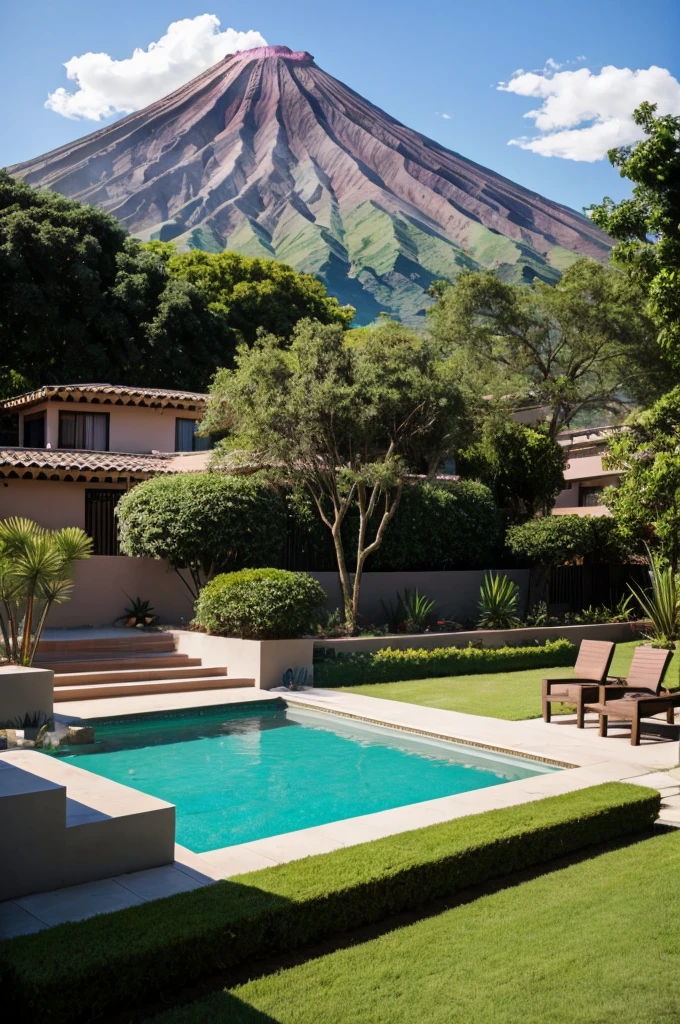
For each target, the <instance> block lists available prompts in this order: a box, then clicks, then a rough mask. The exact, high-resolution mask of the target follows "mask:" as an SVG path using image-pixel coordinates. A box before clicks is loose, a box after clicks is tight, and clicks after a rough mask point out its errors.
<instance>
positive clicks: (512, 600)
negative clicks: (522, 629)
mask: <svg viewBox="0 0 680 1024" xmlns="http://www.w3.org/2000/svg"><path fill="white" fill-rule="evenodd" d="M518 606H519V587H518V585H517V584H516V583H513V581H512V580H511V579H510V578H509V577H508V576H496V575H495V574H494V573H491V572H487V573H485V574H484V579H483V581H482V586H481V588H480V591H479V606H478V607H479V613H480V614H479V619H478V622H477V625H478V627H479V628H480V629H514V628H515V627H516V626H521V625H522V623H521V621H520V618H519V616H518V614H517V608H518Z"/></svg>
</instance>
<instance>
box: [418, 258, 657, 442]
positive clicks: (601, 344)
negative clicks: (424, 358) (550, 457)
mask: <svg viewBox="0 0 680 1024" xmlns="http://www.w3.org/2000/svg"><path fill="white" fill-rule="evenodd" d="M643 306H644V301H643V295H642V292H641V289H640V286H638V285H637V284H636V283H635V282H632V281H630V280H629V278H628V276H627V275H626V274H624V273H622V272H621V271H617V270H615V269H612V268H611V267H605V266H602V265H600V264H599V263H595V262H594V261H592V260H587V259H580V260H578V261H577V262H576V263H574V264H573V265H572V266H571V267H570V268H569V269H568V270H567V271H566V272H565V274H564V275H563V277H562V278H561V280H560V281H559V283H558V284H557V285H555V286H550V285H547V284H545V283H543V282H542V281H538V280H536V281H534V283H533V284H532V285H531V286H527V285H511V284H505V283H504V282H503V281H500V280H499V279H498V278H497V277H496V276H495V275H494V274H492V273H482V274H473V273H466V274H462V275H461V276H460V277H459V278H458V281H457V282H456V284H455V285H451V286H450V287H448V288H446V289H444V290H443V291H442V293H441V297H440V298H439V301H438V302H436V303H435V305H434V306H433V307H432V308H431V309H430V311H429V324H430V329H431V332H432V335H433V337H434V338H435V339H436V340H437V341H438V342H439V343H440V344H441V345H442V347H443V348H444V349H445V350H447V351H449V352H451V354H452V356H453V357H454V358H456V359H461V358H462V359H464V360H465V363H466V364H467V366H476V367H477V368H478V372H480V373H481V374H482V375H486V376H487V377H488V379H489V381H490V382H492V383H491V384H490V387H492V388H493V389H494V390H495V392H496V397H498V398H510V399H511V400H512V399H517V400H518V401H521V400H526V399H530V400H531V401H532V403H534V404H537V405H544V406H546V407H547V408H548V410H549V414H548V420H547V427H548V433H549V435H550V436H551V437H554V436H555V435H556V434H557V433H558V431H559V430H561V429H562V428H564V427H566V426H568V425H569V424H570V423H571V422H572V420H574V418H575V417H576V416H577V415H578V414H579V413H580V412H582V411H583V410H584V409H588V408H592V407H600V408H601V407H603V406H604V407H608V406H612V407H616V408H618V406H619V403H620V400H621V397H622V395H633V396H636V395H638V394H642V393H648V392H649V390H650V388H651V389H653V388H654V387H657V388H658V386H659V376H660V374H659V371H658V366H657V364H658V355H657V349H656V345H655V344H654V341H653V336H654V331H653V325H652V324H651V322H650V321H649V319H648V317H647V316H646V315H645V314H644V312H642V307H643ZM655 375H656V376H655Z"/></svg>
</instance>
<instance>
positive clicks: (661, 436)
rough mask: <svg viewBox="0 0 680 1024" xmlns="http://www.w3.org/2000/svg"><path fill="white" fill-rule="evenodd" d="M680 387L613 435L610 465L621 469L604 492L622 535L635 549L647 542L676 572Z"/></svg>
mask: <svg viewBox="0 0 680 1024" xmlns="http://www.w3.org/2000/svg"><path fill="white" fill-rule="evenodd" d="M679 437H680V387H676V388H673V390H672V391H669V392H668V394H666V395H664V396H663V397H662V398H660V399H659V401H658V402H656V403H655V404H654V405H653V406H652V407H651V408H650V409H647V410H646V411H644V412H640V413H638V414H636V415H635V416H634V417H632V418H631V419H630V420H629V422H628V425H627V427H626V429H625V430H624V431H623V432H622V433H621V434H619V435H618V436H616V437H613V438H612V440H611V443H610V446H609V454H608V457H607V458H606V460H605V464H606V466H607V467H608V468H610V469H619V470H621V471H622V474H623V475H622V477H621V484H620V486H619V487H617V488H608V489H607V491H605V501H606V503H607V505H608V506H609V508H610V509H611V511H612V514H613V516H614V518H615V519H616V522H617V524H618V528H619V531H620V533H621V535H622V536H623V537H624V538H625V540H626V542H627V543H628V544H629V545H630V547H631V548H632V549H633V550H637V551H639V552H641V553H642V551H643V549H644V544H645V543H648V544H649V545H650V546H651V548H652V549H653V550H656V551H658V552H659V553H660V555H661V556H662V558H663V559H664V560H665V561H666V562H668V563H669V564H670V565H671V566H672V567H673V568H674V569H677V568H678V566H680V450H679V447H678V438H679Z"/></svg>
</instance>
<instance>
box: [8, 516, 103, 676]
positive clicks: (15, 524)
mask: <svg viewBox="0 0 680 1024" xmlns="http://www.w3.org/2000/svg"><path fill="white" fill-rule="evenodd" d="M91 553H92V541H91V540H90V538H89V537H88V536H87V534H86V533H85V532H84V531H83V530H81V529H79V528H78V527H76V526H68V527H66V528H65V529H63V530H46V529H44V528H43V527H42V526H39V525H38V524H37V523H34V522H33V521H32V520H30V519H21V518H18V517H16V516H15V517H12V518H11V519H2V520H0V631H2V639H3V642H4V646H5V651H6V654H7V658H8V659H9V661H10V662H14V663H16V664H18V665H30V664H32V662H33V658H34V657H35V652H36V650H37V648H38V643H39V641H40V635H41V633H42V631H43V628H44V626H45V621H46V619H47V616H48V614H49V611H50V608H51V607H52V605H54V604H60V603H61V602H62V601H65V600H67V599H68V598H69V597H70V596H71V591H72V589H73V581H72V575H73V564H74V562H76V561H79V560H80V559H83V558H89V557H90V555H91Z"/></svg>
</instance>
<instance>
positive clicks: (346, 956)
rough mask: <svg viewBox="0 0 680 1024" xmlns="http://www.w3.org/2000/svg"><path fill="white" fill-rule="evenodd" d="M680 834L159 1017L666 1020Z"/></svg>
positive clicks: (304, 1023) (478, 1023) (173, 1023)
mask: <svg viewBox="0 0 680 1024" xmlns="http://www.w3.org/2000/svg"><path fill="white" fill-rule="evenodd" d="M679 870H680V834H679V833H678V832H673V833H669V834H667V835H662V836H656V837H654V838H651V839H647V840H643V841H642V842H639V843H637V844H635V845H632V846H628V847H625V848H622V849H619V850H615V851H613V852H609V853H604V854H600V855H599V856H597V857H593V858H592V859H590V860H587V861H583V862H581V863H579V864H573V865H571V866H569V867H566V868H562V869H560V870H559V871H556V872H553V873H549V874H546V875H542V876H540V877H539V878H535V879H533V880H531V881H528V882H525V883H523V884H521V885H517V886H515V887H511V888H508V889H503V890H501V891H499V892H496V893H493V894H491V895H487V896H483V897H481V898H479V899H477V900H475V901H473V902H471V903H468V904H465V905H462V906H459V907H455V908H453V909H451V910H448V911H446V912H444V913H442V914H439V915H437V916H436V917H431V918H428V919H425V920H421V921H419V922H417V923H416V924H412V925H409V926H407V927H403V928H400V929H398V930H396V931H392V932H390V933H388V934H386V935H384V936H381V937H380V938H377V939H373V940H371V941H368V942H365V943H362V944H361V945H356V946H352V947H350V948H347V949H343V950H339V951H336V952H334V953H330V954H327V955H325V956H322V957H319V958H318V959H315V960H309V961H307V962H306V963H304V964H301V965H300V966H296V967H292V968H289V969H287V970H283V971H281V972H279V973H278V974H273V975H270V976H269V977H264V978H261V979H259V980H256V981H251V982H249V983H248V984H245V985H241V986H239V987H238V988H235V989H231V990H230V991H225V992H220V993H216V994H214V995H212V996H208V997H207V998H205V999H202V1000H200V1001H198V1002H196V1003H194V1004H190V1005H188V1006H185V1007H183V1008H181V1009H177V1010H174V1011H171V1012H169V1013H166V1014H163V1015H162V1016H161V1017H160V1018H157V1019H156V1024H224V1022H226V1021H229V1022H232V1024H335V1022H342V1024H414V1022H421V1021H427V1022H428V1024H613V1022H618V1021H622V1022H625V1024H651V1022H652V1021H653V1022H655V1024H670V1022H671V1021H677V1020H680V976H679V975H678V971H677V964H678V954H679V953H680V937H679V933H678V927H677V920H678V915H679V914H680V895H679V894H678V891H677V887H676V886H675V884H674V881H673V880H674V879H675V878H677V876H678V871H679Z"/></svg>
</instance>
